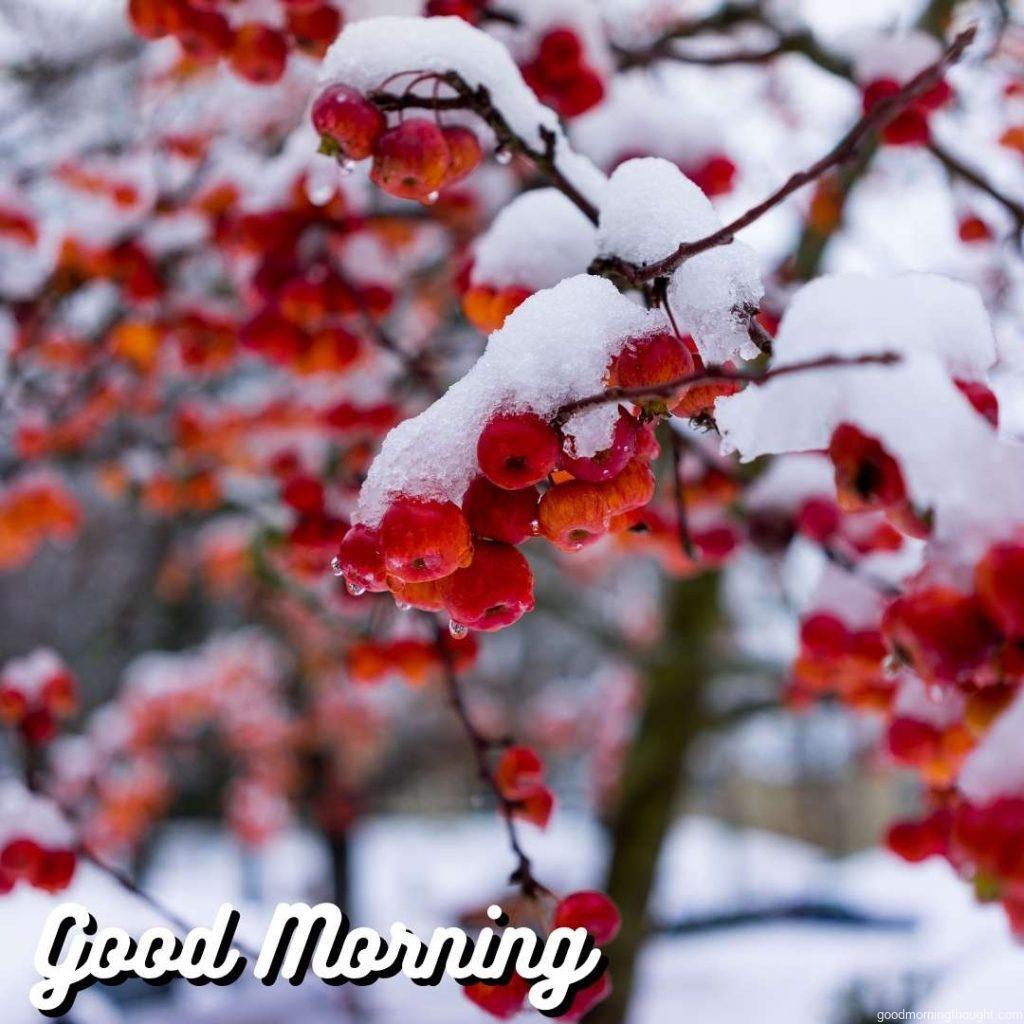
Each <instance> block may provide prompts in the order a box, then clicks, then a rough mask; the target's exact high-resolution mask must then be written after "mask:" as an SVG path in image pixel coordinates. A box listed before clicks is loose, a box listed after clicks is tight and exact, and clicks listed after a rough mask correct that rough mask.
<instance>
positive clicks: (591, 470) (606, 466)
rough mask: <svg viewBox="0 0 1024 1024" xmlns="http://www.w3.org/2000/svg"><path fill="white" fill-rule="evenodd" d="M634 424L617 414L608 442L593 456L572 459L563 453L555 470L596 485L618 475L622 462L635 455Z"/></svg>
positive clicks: (635, 434)
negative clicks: (607, 444) (610, 440)
mask: <svg viewBox="0 0 1024 1024" xmlns="http://www.w3.org/2000/svg"><path fill="white" fill-rule="evenodd" d="M637 431H638V427H637V422H636V420H635V419H633V417H632V416H630V415H629V413H627V412H620V413H619V418H618V419H617V420H616V421H615V430H614V433H613V434H612V443H611V444H610V445H609V446H608V447H607V448H604V449H602V450H601V451H599V452H596V453H595V454H593V455H588V456H582V457H579V458H575V457H573V456H571V455H566V454H565V453H564V452H563V454H562V457H561V459H560V460H559V463H558V467H559V469H564V470H565V471H566V472H567V473H572V475H573V476H574V477H576V479H577V480H588V481H590V482H591V483H600V482H602V481H604V480H611V479H612V478H613V477H615V476H618V474H619V473H621V472H622V470H623V469H624V468H625V466H626V463H627V462H629V460H630V459H632V458H633V456H634V455H635V454H636V442H637Z"/></svg>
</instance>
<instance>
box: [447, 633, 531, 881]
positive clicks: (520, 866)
mask: <svg viewBox="0 0 1024 1024" xmlns="http://www.w3.org/2000/svg"><path fill="white" fill-rule="evenodd" d="M431 624H432V626H433V628H434V631H435V636H434V646H435V648H436V650H437V655H438V658H439V659H440V661H441V667H442V669H443V676H444V684H445V689H446V690H447V692H448V700H449V703H450V704H451V706H452V709H453V710H454V711H455V716H456V717H457V718H458V720H459V724H460V725H461V726H462V731H463V732H464V733H465V734H466V738H467V739H468V740H469V744H470V747H471V748H472V751H473V758H474V760H475V761H476V767H477V772H478V774H479V776H480V779H481V781H482V782H483V783H484V784H485V785H486V786H487V788H488V789H489V790H490V791H491V793H492V794H493V795H494V799H495V800H496V801H497V804H498V811H499V813H500V814H501V817H502V820H503V821H504V822H505V830H506V832H507V833H508V842H509V846H510V847H511V848H512V853H513V854H514V855H515V858H516V869H515V870H514V871H513V872H512V874H511V875H510V876H509V882H510V883H512V884H514V885H518V886H519V888H520V889H521V890H522V893H523V895H524V896H526V897H528V898H532V897H534V896H538V895H544V894H546V893H548V892H549V891H550V890H548V889H547V887H546V886H544V885H542V884H541V883H540V882H538V881H537V879H536V878H535V877H534V875H533V865H532V863H531V861H530V858H529V857H528V856H527V854H526V852H525V851H524V850H523V847H522V844H521V842H520V840H519V832H518V830H517V828H516V822H515V811H516V808H517V806H518V805H517V804H516V802H515V801H514V800H510V799H509V798H508V797H507V796H505V794H504V793H502V791H501V787H500V786H499V785H498V781H497V779H496V778H495V777H494V772H493V771H492V769H491V763H490V756H491V753H492V752H493V750H494V749H495V747H498V746H503V745H504V743H496V742H495V741H493V740H490V739H488V738H487V737H486V736H484V735H483V734H482V733H481V732H480V731H479V730H478V729H477V727H476V725H475V724H474V722H473V719H472V717H471V716H470V714H469V709H468V708H467V707H466V701H465V698H464V697H463V695H462V688H461V687H460V686H459V680H458V677H457V676H456V674H455V665H454V662H453V660H452V652H451V650H450V649H449V647H448V644H447V642H446V637H445V634H444V627H442V626H441V625H440V624H439V623H438V622H437V621H436V620H432V623H431Z"/></svg>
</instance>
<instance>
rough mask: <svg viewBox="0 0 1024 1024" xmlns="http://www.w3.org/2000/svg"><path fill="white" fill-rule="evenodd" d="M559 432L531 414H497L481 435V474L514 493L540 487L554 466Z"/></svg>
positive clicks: (478, 450) (558, 443)
mask: <svg viewBox="0 0 1024 1024" xmlns="http://www.w3.org/2000/svg"><path fill="white" fill-rule="evenodd" d="M560 453H561V439H560V438H559V436H558V431H557V430H555V429H554V427H552V426H551V424H549V423H548V422H547V421H546V420H543V419H541V417H540V416H537V415H536V414H535V413H532V412H519V413H499V414H498V415H497V416H494V417H492V418H491V419H490V420H489V421H488V423H487V425H486V426H485V427H484V429H483V430H482V431H481V432H480V438H479V440H478V441H477V445H476V457H477V461H478V462H479V463H480V471H481V472H482V473H483V474H484V476H486V477H487V479H488V480H490V481H491V483H492V484H497V486H498V487H504V488H505V489H506V490H509V491H517V490H520V489H521V488H523V487H529V486H530V485H531V484H536V483H539V482H540V481H541V480H543V479H544V478H545V477H546V476H547V475H548V474H549V473H550V472H551V471H552V470H553V469H554V468H555V466H556V465H557V463H558V457H559V455H560Z"/></svg>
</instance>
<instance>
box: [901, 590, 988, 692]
mask: <svg viewBox="0 0 1024 1024" xmlns="http://www.w3.org/2000/svg"><path fill="white" fill-rule="evenodd" d="M882 633H883V635H884V636H885V639H886V641H887V642H888V644H889V646H890V648H892V650H893V651H894V652H895V653H896V656H897V657H898V658H899V659H900V660H901V661H903V662H905V663H906V664H908V665H910V666H911V667H912V668H913V670H914V671H915V672H916V673H917V674H918V675H919V676H921V678H922V679H924V680H926V681H929V682H942V683H956V682H961V681H964V680H965V679H966V678H967V677H969V676H970V674H971V673H972V672H974V671H976V670H977V669H979V668H981V666H982V665H983V664H984V663H985V662H986V661H987V660H988V658H989V657H990V656H991V655H992V653H993V650H994V647H995V643H996V639H997V637H996V633H995V630H994V629H993V627H992V625H991V623H990V622H989V621H988V619H987V618H986V617H985V614H984V610H983V608H982V606H981V603H980V602H979V601H978V600H977V598H975V597H973V596H971V595H967V594H961V593H960V592H959V591H958V590H954V589H952V588H951V587H941V586H934V587H929V588H927V589H924V590H919V591H917V592H916V593H912V594H905V595H904V596H902V597H899V598H897V599H896V600H895V601H894V602H893V603H892V604H891V605H889V607H888V608H887V609H886V610H885V614H884V615H883V617H882Z"/></svg>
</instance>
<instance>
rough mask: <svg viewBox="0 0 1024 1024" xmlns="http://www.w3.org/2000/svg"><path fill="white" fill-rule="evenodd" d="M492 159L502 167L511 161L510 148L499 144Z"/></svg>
mask: <svg viewBox="0 0 1024 1024" xmlns="http://www.w3.org/2000/svg"><path fill="white" fill-rule="evenodd" d="M494 159H495V160H497V161H498V163H499V164H501V165H502V167H504V166H506V165H507V164H510V163H511V162H512V150H510V149H506V148H505V147H504V146H499V147H498V148H497V149H496V150H495V151H494Z"/></svg>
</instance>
